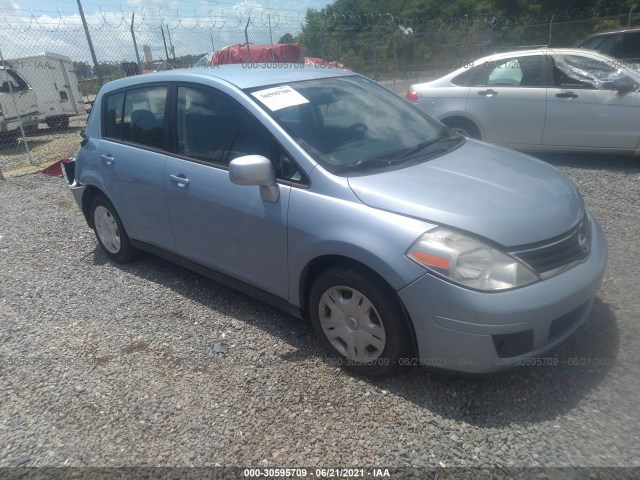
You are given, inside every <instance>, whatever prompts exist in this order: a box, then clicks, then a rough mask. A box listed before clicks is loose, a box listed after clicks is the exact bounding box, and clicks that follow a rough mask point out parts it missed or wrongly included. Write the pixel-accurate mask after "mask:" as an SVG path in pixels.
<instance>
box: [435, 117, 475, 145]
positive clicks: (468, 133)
mask: <svg viewBox="0 0 640 480" xmlns="http://www.w3.org/2000/svg"><path fill="white" fill-rule="evenodd" d="M442 123H444V124H445V125H446V126H447V127H449V128H450V129H451V130H453V131H454V132H456V133H459V134H460V135H462V136H464V137H467V138H475V139H476V140H480V139H481V138H480V130H479V129H478V127H477V126H476V125H475V124H474V123H473V122H472V121H471V120H467V119H466V118H447V119H444V120H443V121H442Z"/></svg>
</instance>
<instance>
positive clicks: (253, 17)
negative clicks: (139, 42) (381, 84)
mask: <svg viewBox="0 0 640 480" xmlns="http://www.w3.org/2000/svg"><path fill="white" fill-rule="evenodd" d="M109 7H111V5H109ZM38 12H42V13H40V14H38ZM51 13H55V14H56V15H55V16H54V15H50V14H51ZM133 13H135V19H134V25H133V28H134V29H146V28H157V27H159V26H160V25H165V26H168V27H169V28H184V29H194V30H195V29H223V28H240V27H242V28H244V27H245V25H246V24H247V21H248V22H249V25H250V26H251V27H253V28H269V26H270V27H271V28H275V29H287V28H294V29H296V30H299V29H302V28H305V26H311V25H315V26H317V27H320V28H321V29H323V30H325V31H328V30H335V29H338V28H344V29H351V30H356V29H375V28H381V29H382V28H396V27H398V26H403V27H404V28H411V29H412V30H413V31H418V30H420V31H422V32H430V31H436V32H437V31H447V30H455V29H461V28H464V29H476V28H479V27H481V26H484V27H491V28H505V27H515V26H536V25H543V24H549V23H555V24H557V23H563V22H574V21H582V20H585V21H586V20H592V19H598V18H606V17H615V16H621V15H627V14H630V11H628V10H627V9H626V8H625V9H623V8H622V7H620V6H613V7H611V6H610V7H608V8H604V9H595V10H593V11H586V10H579V9H573V10H561V11H555V12H545V13H541V14H538V15H523V16H518V17H516V16H501V15H496V16H484V17H469V16H464V17H453V18H407V17H398V16H394V15H392V14H390V13H366V14H356V15H338V14H335V13H329V14H328V13H321V12H315V13H314V14H313V15H310V16H309V15H307V14H306V13H304V12H300V11H292V10H277V9H268V8H265V7H258V6H236V7H233V8H223V9H208V10H200V9H195V10H191V11H189V13H188V14H185V12H184V11H180V10H175V11H170V12H169V11H163V10H157V11H153V12H152V11H147V10H146V9H145V8H144V7H140V8H139V9H137V10H128V11H127V10H126V9H125V7H124V6H120V8H119V10H118V11H113V10H111V11H107V10H106V8H105V7H104V6H103V5H100V6H99V8H98V11H97V12H93V13H90V14H87V15H85V16H86V17H87V23H88V27H89V28H90V29H91V30H94V31H99V30H103V29H120V28H127V29H128V28H130V27H131V17H132V14H133ZM82 29H83V26H82V23H81V21H80V17H79V15H78V13H63V12H61V11H60V9H59V8H58V9H57V10H56V12H53V11H47V10H35V11H34V10H29V12H28V13H27V12H23V11H22V10H12V9H10V8H9V9H8V8H0V30H2V31H15V32H18V33H27V32H29V31H31V30H43V31H48V32H55V31H59V30H65V31H80V30H82Z"/></svg>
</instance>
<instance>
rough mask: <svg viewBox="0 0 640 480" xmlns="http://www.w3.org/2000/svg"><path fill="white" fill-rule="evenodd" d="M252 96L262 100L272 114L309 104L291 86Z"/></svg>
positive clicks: (283, 86)
mask: <svg viewBox="0 0 640 480" xmlns="http://www.w3.org/2000/svg"><path fill="white" fill-rule="evenodd" d="M251 95H253V96H254V97H256V98H257V99H258V100H260V101H261V102H262V103H263V104H264V105H265V106H266V107H267V108H269V109H270V110H271V111H272V112H275V111H276V110H281V109H283V108H287V107H293V106H294V105H302V104H303V103H309V100H307V99H306V98H304V97H303V96H302V95H300V94H299V93H298V92H296V91H295V90H294V89H293V88H291V87H290V86H289V85H281V86H279V87H274V88H267V89H266V90H259V91H257V92H253V93H252V94H251Z"/></svg>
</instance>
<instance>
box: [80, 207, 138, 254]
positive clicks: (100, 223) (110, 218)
mask: <svg viewBox="0 0 640 480" xmlns="http://www.w3.org/2000/svg"><path fill="white" fill-rule="evenodd" d="M90 212H91V218H92V220H93V228H94V231H95V233H96V238H97V239H98V243H100V246H101V247H102V249H103V250H104V251H105V253H106V254H107V255H108V256H109V257H110V258H112V259H113V260H115V261H116V262H119V263H127V262H130V261H131V260H133V259H134V258H135V257H136V254H137V253H138V251H137V250H136V249H135V248H133V247H132V246H131V242H130V241H129V236H128V235H127V232H126V231H125V229H124V226H123V225H122V221H121V220H120V217H119V216H118V213H117V212H116V209H115V208H114V207H113V205H112V204H111V202H110V201H109V200H108V199H107V197H105V196H104V195H97V196H96V197H95V198H94V199H93V201H92V202H91V209H90Z"/></svg>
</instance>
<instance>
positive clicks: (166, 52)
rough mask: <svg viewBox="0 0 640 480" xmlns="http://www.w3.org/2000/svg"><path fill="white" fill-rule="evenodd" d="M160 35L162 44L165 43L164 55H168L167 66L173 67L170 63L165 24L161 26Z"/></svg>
mask: <svg viewBox="0 0 640 480" xmlns="http://www.w3.org/2000/svg"><path fill="white" fill-rule="evenodd" d="M160 33H162V43H164V54H165V55H166V58H167V64H168V65H171V64H170V63H169V50H168V49H167V39H166V38H165V37H164V24H162V23H161V24H160Z"/></svg>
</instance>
